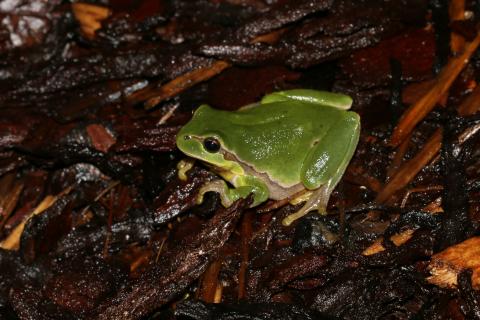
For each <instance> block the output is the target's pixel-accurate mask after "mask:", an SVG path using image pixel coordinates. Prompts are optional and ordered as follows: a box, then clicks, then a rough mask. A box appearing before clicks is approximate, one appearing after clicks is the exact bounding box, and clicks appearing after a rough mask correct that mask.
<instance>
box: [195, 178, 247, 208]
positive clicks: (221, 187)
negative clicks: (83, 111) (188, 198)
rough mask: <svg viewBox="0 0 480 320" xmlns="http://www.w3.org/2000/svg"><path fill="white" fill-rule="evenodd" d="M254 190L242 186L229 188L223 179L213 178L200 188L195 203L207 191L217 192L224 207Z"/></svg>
mask: <svg viewBox="0 0 480 320" xmlns="http://www.w3.org/2000/svg"><path fill="white" fill-rule="evenodd" d="M253 191H254V190H253V189H252V187H247V186H244V187H243V186H242V187H239V188H229V187H228V185H227V183H226V182H225V181H224V180H214V181H211V182H208V183H206V184H205V185H204V186H203V187H201V188H200V191H199V193H198V198H197V203H198V204H200V203H202V202H203V196H204V194H205V193H207V192H217V193H218V194H219V195H220V201H221V202H222V205H223V206H224V207H226V208H228V207H230V206H231V205H232V204H233V203H234V202H235V201H237V200H238V199H240V198H246V197H248V195H249V194H250V193H252V192H253Z"/></svg>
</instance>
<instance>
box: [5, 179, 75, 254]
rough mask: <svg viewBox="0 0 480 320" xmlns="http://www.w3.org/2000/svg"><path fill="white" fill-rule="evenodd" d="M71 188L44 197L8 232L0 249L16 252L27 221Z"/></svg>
mask: <svg viewBox="0 0 480 320" xmlns="http://www.w3.org/2000/svg"><path fill="white" fill-rule="evenodd" d="M71 190H72V188H70V187H69V188H67V189H65V190H64V191H62V192H61V193H60V194H59V195H56V196H52V195H48V196H46V197H45V198H44V199H43V200H42V202H40V204H39V205H38V206H37V207H36V208H35V209H34V210H33V211H32V212H31V213H30V215H29V216H28V217H27V218H26V219H25V220H23V221H22V222H21V223H19V224H18V225H17V226H16V227H15V228H14V229H13V230H12V232H10V234H9V235H8V237H7V238H5V239H4V240H3V241H1V242H0V248H2V249H5V250H18V248H19V247H20V237H21V236H22V232H23V229H24V228H25V225H26V224H27V222H28V220H29V219H31V218H32V217H33V216H35V215H37V214H41V213H42V212H44V211H45V210H47V209H48V208H50V207H51V206H52V205H53V204H54V203H55V202H56V201H57V200H58V198H59V197H61V196H63V195H65V194H68V193H69V192H70V191H71Z"/></svg>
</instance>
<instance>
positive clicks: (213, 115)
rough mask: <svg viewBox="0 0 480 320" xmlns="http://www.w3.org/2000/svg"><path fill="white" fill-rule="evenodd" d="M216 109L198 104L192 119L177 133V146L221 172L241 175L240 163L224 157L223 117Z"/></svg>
mask: <svg viewBox="0 0 480 320" xmlns="http://www.w3.org/2000/svg"><path fill="white" fill-rule="evenodd" d="M219 112H220V111H218V110H214V109H212V108H211V107H209V106H208V105H202V106H200V107H199V108H198V109H197V110H196V111H195V113H194V114H193V117H192V119H191V120H190V121H189V122H188V123H187V124H186V125H185V126H184V127H182V129H180V131H179V132H178V134H177V138H176V139H177V140H176V142H177V147H178V148H179V149H180V151H182V152H183V153H185V154H186V155H188V156H190V157H192V158H195V159H199V160H201V161H204V162H206V163H207V164H209V165H211V166H213V167H214V169H216V170H217V171H220V172H221V173H223V175H224V174H227V173H230V174H234V175H242V174H244V170H243V169H242V167H241V165H240V164H239V163H238V162H236V161H232V160H227V159H225V154H226V153H227V152H228V151H226V150H225V148H224V142H223V141H224V140H223V135H224V134H225V133H224V130H222V127H223V125H224V123H223V122H224V121H223V120H224V119H222V117H221V116H219Z"/></svg>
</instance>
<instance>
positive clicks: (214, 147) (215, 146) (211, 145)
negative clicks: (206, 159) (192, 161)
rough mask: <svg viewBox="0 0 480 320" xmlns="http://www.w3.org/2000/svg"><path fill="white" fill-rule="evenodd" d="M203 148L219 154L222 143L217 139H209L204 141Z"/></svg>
mask: <svg viewBox="0 0 480 320" xmlns="http://www.w3.org/2000/svg"><path fill="white" fill-rule="evenodd" d="M203 146H204V147H205V150H207V151H208V152H212V153H214V152H218V150H220V142H218V140H217V139H215V138H212V137H209V138H206V139H205V140H203Z"/></svg>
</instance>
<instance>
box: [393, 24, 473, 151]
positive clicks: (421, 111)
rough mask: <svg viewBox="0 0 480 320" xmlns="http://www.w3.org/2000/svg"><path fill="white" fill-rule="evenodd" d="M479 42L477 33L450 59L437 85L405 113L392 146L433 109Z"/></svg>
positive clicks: (396, 128) (394, 135)
mask: <svg viewBox="0 0 480 320" xmlns="http://www.w3.org/2000/svg"><path fill="white" fill-rule="evenodd" d="M479 44H480V34H479V33H477V36H476V37H475V39H474V40H473V41H472V42H470V43H469V44H468V45H467V46H466V47H465V50H464V52H463V53H462V54H461V55H459V56H457V57H454V58H451V59H450V61H449V62H448V64H447V65H446V66H445V67H444V68H443V69H442V71H441V72H440V75H439V76H438V78H437V81H436V83H435V85H434V86H433V87H432V88H431V89H430V91H428V93H427V94H425V95H424V96H423V97H422V98H421V99H420V100H419V101H418V102H417V103H415V104H414V105H412V106H410V108H408V109H407V110H406V111H405V112H404V113H403V115H402V117H401V119H400V121H399V123H398V124H397V126H396V127H395V129H394V131H393V134H392V138H391V140H390V145H391V146H393V147H397V146H398V145H399V144H400V143H402V142H403V141H404V140H405V139H406V138H407V137H408V135H409V134H410V133H411V132H412V130H413V129H414V128H415V126H416V125H417V124H418V123H419V122H420V121H422V120H423V119H424V118H425V116H426V115H427V114H428V113H429V112H430V111H432V109H433V108H434V107H435V104H436V103H437V102H438V100H439V98H440V97H441V96H443V95H444V94H445V93H446V92H447V91H448V89H449V88H450V86H451V85H452V83H453V81H454V80H455V79H456V78H457V76H458V75H459V73H460V71H462V70H463V68H464V67H465V66H466V65H467V63H468V61H469V59H470V57H471V55H472V54H473V53H474V52H475V50H477V47H478V45H479Z"/></svg>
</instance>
